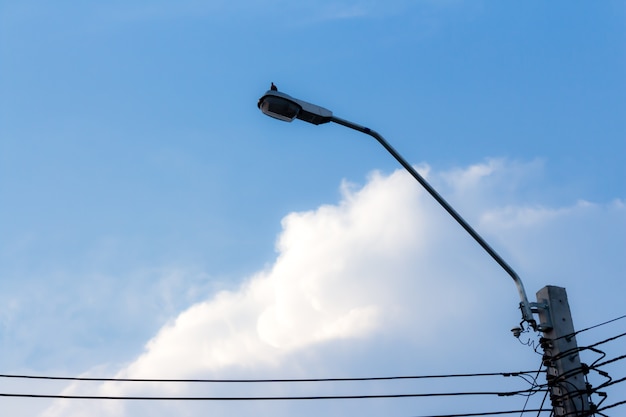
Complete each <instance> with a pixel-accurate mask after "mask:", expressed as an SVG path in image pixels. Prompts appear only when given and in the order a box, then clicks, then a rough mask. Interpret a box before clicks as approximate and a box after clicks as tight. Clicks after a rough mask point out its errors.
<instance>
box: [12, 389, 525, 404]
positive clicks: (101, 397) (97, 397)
mask: <svg viewBox="0 0 626 417" xmlns="http://www.w3.org/2000/svg"><path fill="white" fill-rule="evenodd" d="M528 391H531V390H520V391H510V392H497V391H493V392H492V391H483V392H480V391H474V392H445V393H428V394H371V395H315V396H291V397H290V396H285V397H145V396H108V395H62V394H15V393H0V397H21V398H53V399H66V400H148V401H294V400H362V399H380V398H419V397H460V396H488V395H497V396H499V397H508V396H514V395H523V394H525V393H527V392H528ZM533 391H537V390H533Z"/></svg>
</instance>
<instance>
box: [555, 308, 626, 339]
mask: <svg viewBox="0 0 626 417" xmlns="http://www.w3.org/2000/svg"><path fill="white" fill-rule="evenodd" d="M624 318H626V314H624V315H623V316H620V317H616V318H614V319H611V320H607V321H605V322H603V323H599V324H596V325H595V326H589V327H587V328H585V329H582V330H578V331H575V332H573V333H569V334H566V335H563V336H560V337H558V338H557V339H556V340H558V339H563V338H567V339H569V338H571V337H573V336H576V335H577V334H579V333H582V332H586V331H587V330H591V329H595V328H596V327H600V326H604V325H605V324H609V323H613V322H614V321H617V320H621V319H624Z"/></svg>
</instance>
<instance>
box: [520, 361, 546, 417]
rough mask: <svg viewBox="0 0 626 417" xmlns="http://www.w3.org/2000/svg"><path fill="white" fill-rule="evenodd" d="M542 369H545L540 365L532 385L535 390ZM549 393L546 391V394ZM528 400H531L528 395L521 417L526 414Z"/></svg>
mask: <svg viewBox="0 0 626 417" xmlns="http://www.w3.org/2000/svg"><path fill="white" fill-rule="evenodd" d="M542 367H543V363H540V364H539V369H537V374H536V375H535V378H534V379H533V382H532V384H531V388H534V387H536V386H537V378H539V374H540V373H541V368H542ZM547 393H548V391H546V394H547ZM528 400H530V395H528V396H527V397H526V401H524V407H523V408H522V414H520V416H521V415H523V414H524V410H526V407H527V406H528Z"/></svg>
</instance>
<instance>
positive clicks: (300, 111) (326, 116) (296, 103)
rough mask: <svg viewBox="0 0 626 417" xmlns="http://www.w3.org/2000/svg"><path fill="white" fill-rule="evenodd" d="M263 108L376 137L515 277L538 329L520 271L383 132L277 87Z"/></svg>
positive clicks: (526, 313)
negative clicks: (437, 189) (441, 193)
mask: <svg viewBox="0 0 626 417" xmlns="http://www.w3.org/2000/svg"><path fill="white" fill-rule="evenodd" d="M258 107H259V109H261V111H262V112H263V113H265V114H266V115H268V116H270V117H273V118H275V119H279V120H283V121H287V122H291V121H292V120H293V119H296V118H297V119H300V120H304V121H306V122H309V123H313V124H315V125H319V124H323V123H328V122H334V123H337V124H340V125H342V126H345V127H348V128H350V129H354V130H356V131H359V132H362V133H365V134H367V135H370V136H372V137H373V138H374V139H376V140H377V141H378V142H379V143H380V144H381V145H383V147H384V148H385V149H386V150H387V152H389V153H390V154H391V155H392V156H393V157H394V158H395V159H396V160H397V161H398V162H399V163H400V165H402V166H403V167H404V169H406V170H407V171H408V172H409V174H411V175H412V176H413V178H415V179H416V180H417V182H419V183H420V184H421V185H422V187H424V188H425V189H426V191H428V193H429V194H430V195H431V196H432V197H433V198H434V199H435V200H437V202H438V203H439V204H440V205H441V206H442V207H443V208H444V209H445V210H446V211H447V212H448V214H450V215H451V216H452V217H453V218H454V220H456V221H457V223H459V224H460V225H461V227H463V229H465V231H466V232H467V233H469V234H470V236H472V237H473V238H474V240H475V241H476V242H477V243H478V244H479V245H480V246H481V247H482V248H483V249H484V250H485V251H486V252H487V253H488V254H489V255H490V256H491V257H492V258H493V259H494V260H495V261H496V262H497V263H498V265H500V266H501V267H502V269H504V270H505V271H506V273H507V274H508V275H509V276H510V277H511V278H513V281H514V282H515V286H516V287H517V292H518V294H519V297H520V300H521V301H520V310H521V311H522V319H523V320H524V321H526V322H528V323H529V324H530V325H531V326H532V327H533V328H534V329H535V330H536V329H537V323H536V322H535V320H534V318H533V314H532V310H531V305H530V303H529V302H528V297H527V296H526V290H525V289H524V284H523V283H522V280H521V279H520V277H519V276H518V275H517V273H516V272H515V271H514V270H513V268H511V266H509V264H508V263H506V262H505V261H504V259H502V257H501V256H500V255H499V254H498V253H497V252H496V251H495V250H494V249H493V248H492V247H491V246H489V244H488V243H487V241H485V239H483V238H482V236H480V235H479V234H478V232H476V230H474V228H472V226H470V224H469V223H467V221H465V219H463V217H461V215H460V214H459V213H457V212H456V210H454V208H453V207H452V206H451V205H450V204H449V203H448V202H447V201H446V200H445V199H444V198H443V197H442V196H441V195H440V194H439V193H438V192H437V191H436V190H435V189H434V188H433V187H432V186H431V185H430V184H429V183H428V181H426V179H424V177H422V176H421V175H420V174H419V173H418V172H417V171H416V170H415V168H413V167H412V166H411V164H409V163H408V162H407V161H406V160H405V159H404V158H403V157H402V155H400V154H399V153H398V151H396V150H395V149H394V148H393V147H392V146H391V145H390V144H389V143H388V142H387V141H386V140H385V139H384V138H383V137H382V136H381V135H380V134H379V133H377V132H376V131H374V130H372V129H369V128H367V127H364V126H361V125H358V124H356V123H353V122H350V121H348V120H345V119H341V118H339V117H335V116H333V114H332V112H331V111H330V110H328V109H325V108H323V107H320V106H317V105H315V104H311V103H307V102H306V101H302V100H298V99H295V98H293V97H291V96H289V95H287V94H284V93H281V92H278V91H277V90H273V89H272V90H269V91H267V92H266V93H265V95H264V96H263V97H261V98H260V99H259V103H258Z"/></svg>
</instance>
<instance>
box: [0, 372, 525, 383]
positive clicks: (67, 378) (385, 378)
mask: <svg viewBox="0 0 626 417" xmlns="http://www.w3.org/2000/svg"><path fill="white" fill-rule="evenodd" d="M534 372H535V371H520V372H485V373H469V374H442V375H399V376H375V377H353V378H348V377H347V378H293V379H286V378H283V379H167V378H100V377H70V376H47V375H19V374H0V378H15V379H43V380H61V381H94V382H172V383H292V382H357V381H388V380H404V379H436V378H469V377H488V376H503V377H512V376H513V377H522V375H527V374H532V373H534ZM527 382H528V381H527Z"/></svg>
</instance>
